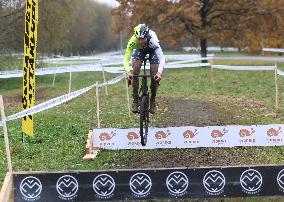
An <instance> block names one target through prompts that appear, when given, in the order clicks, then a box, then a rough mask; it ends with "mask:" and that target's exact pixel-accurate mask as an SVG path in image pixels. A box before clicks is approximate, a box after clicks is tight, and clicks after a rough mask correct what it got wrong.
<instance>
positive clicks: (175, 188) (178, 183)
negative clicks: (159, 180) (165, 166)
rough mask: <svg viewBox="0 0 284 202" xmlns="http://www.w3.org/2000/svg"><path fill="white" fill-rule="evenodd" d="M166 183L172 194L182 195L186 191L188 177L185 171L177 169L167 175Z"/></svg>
mask: <svg viewBox="0 0 284 202" xmlns="http://www.w3.org/2000/svg"><path fill="white" fill-rule="evenodd" d="M166 185H167V188H168V190H169V191H170V193H171V194H172V195H174V196H182V195H184V194H185V193H186V189H187V187H188V178H187V176H186V175H185V174H184V173H182V172H179V171H175V172H172V173H171V174H170V175H169V176H168V177H167V181H166Z"/></svg>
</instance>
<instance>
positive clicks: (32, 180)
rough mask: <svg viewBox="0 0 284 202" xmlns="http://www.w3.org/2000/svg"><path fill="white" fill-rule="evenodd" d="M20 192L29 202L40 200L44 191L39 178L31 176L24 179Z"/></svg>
mask: <svg viewBox="0 0 284 202" xmlns="http://www.w3.org/2000/svg"><path fill="white" fill-rule="evenodd" d="M20 191H21V194H22V196H23V197H24V199H25V200H27V201H33V200H37V199H39V195H40V193H41V191H42V185H41V182H40V180H39V179H38V178H36V177H33V176H29V177H26V178H24V179H23V180H22V181H21V184H20Z"/></svg>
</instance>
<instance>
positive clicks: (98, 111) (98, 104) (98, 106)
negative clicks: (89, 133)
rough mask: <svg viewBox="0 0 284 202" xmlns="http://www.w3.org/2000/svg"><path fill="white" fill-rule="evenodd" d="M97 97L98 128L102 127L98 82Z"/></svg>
mask: <svg viewBox="0 0 284 202" xmlns="http://www.w3.org/2000/svg"><path fill="white" fill-rule="evenodd" d="M96 97H97V120H98V128H100V127H101V122H100V103H99V82H98V81H97V82H96Z"/></svg>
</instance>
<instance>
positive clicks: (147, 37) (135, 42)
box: [123, 24, 165, 114]
mask: <svg viewBox="0 0 284 202" xmlns="http://www.w3.org/2000/svg"><path fill="white" fill-rule="evenodd" d="M133 49H136V50H135V51H134V53H133V55H132V71H130V67H129V60H130V57H131V54H132V52H133ZM147 54H149V61H150V72H151V75H153V77H152V79H151V86H150V87H151V97H150V109H149V112H150V113H151V114H154V113H155V112H156V110H157V103H156V100H155V99H156V94H157V89H158V85H159V81H160V80H161V78H162V73H163V69H164V66H165V57H164V55H163V51H162V49H161V46H160V44H159V40H158V37H157V35H156V33H155V32H154V31H152V30H150V29H149V28H148V27H147V26H146V25H145V24H139V25H137V26H136V27H135V28H134V35H133V36H132V37H131V38H130V40H129V41H128V44H127V49H126V52H125V55H124V60H123V66H124V69H125V71H126V73H127V76H126V78H127V79H128V80H132V86H133V94H132V96H133V103H132V112H134V113H138V97H139V96H138V87H139V83H138V81H139V80H138V78H137V77H133V75H139V73H140V69H141V66H142V61H143V60H144V59H145V57H146V55H147Z"/></svg>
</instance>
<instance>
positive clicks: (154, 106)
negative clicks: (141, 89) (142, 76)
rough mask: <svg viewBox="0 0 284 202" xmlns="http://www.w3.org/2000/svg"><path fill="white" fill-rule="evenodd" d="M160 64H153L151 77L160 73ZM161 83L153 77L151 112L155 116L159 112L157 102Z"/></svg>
mask: <svg viewBox="0 0 284 202" xmlns="http://www.w3.org/2000/svg"><path fill="white" fill-rule="evenodd" d="M158 67H159V64H151V65H150V71H151V75H153V76H154V75H156V74H157V72H158ZM158 86H159V83H158V82H157V81H155V79H154V78H153V77H151V97H150V110H149V112H150V113H151V114H154V113H155V112H156V111H157V102H156V95H157V90H158Z"/></svg>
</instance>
